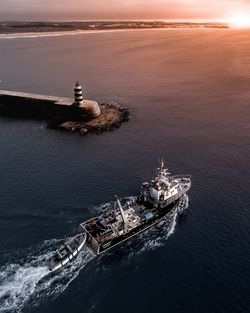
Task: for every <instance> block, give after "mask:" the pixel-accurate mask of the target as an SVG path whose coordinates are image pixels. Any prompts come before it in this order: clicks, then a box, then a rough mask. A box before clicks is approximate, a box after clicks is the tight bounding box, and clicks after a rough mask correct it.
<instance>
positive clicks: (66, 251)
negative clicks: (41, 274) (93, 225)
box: [48, 233, 87, 272]
mask: <svg viewBox="0 0 250 313" xmlns="http://www.w3.org/2000/svg"><path fill="white" fill-rule="evenodd" d="M86 237H87V236H86V234H85V233H83V234H79V235H77V236H75V237H73V238H71V239H69V240H67V241H66V243H65V244H64V245H63V246H62V247H60V248H59V249H58V250H57V252H56V253H55V254H54V255H53V256H52V257H51V258H50V259H49V260H48V268H49V270H50V272H55V271H58V270H60V269H62V268H63V267H64V266H65V265H66V264H67V263H69V262H70V261H72V260H73V259H75V258H76V257H77V255H78V254H79V252H80V251H81V250H82V249H83V247H84V245H85V242H86Z"/></svg>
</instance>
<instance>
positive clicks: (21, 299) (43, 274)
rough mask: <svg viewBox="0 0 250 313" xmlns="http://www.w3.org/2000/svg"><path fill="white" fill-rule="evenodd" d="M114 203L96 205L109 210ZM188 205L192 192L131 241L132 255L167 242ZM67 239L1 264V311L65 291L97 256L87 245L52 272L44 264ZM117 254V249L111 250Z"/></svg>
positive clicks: (16, 308) (130, 254)
mask: <svg viewBox="0 0 250 313" xmlns="http://www.w3.org/2000/svg"><path fill="white" fill-rule="evenodd" d="M110 205H112V204H111V203H106V204H104V205H101V206H99V207H97V208H96V210H97V211H98V210H105V209H107V208H108V207H109V206H110ZM187 207H188V196H186V195H185V196H184V197H183V198H182V200H181V202H180V203H179V204H178V205H176V207H175V209H174V210H173V212H172V213H171V215H169V216H168V217H166V218H165V219H164V220H162V221H161V222H160V223H159V224H157V225H156V226H154V227H152V228H151V229H149V230H148V231H146V232H145V233H143V234H141V235H139V237H138V239H137V242H136V243H135V242H134V241H132V242H128V243H127V244H126V245H127V248H128V249H127V250H128V256H127V258H125V259H126V260H128V259H130V258H131V257H132V256H135V255H138V254H141V253H142V252H144V251H146V250H150V249H155V248H157V247H159V246H162V245H164V242H165V241H166V240H167V239H168V238H169V236H171V235H172V234H173V233H174V230H175V226H176V220H177V216H178V214H179V213H182V212H183V211H184V210H185V209H186V208H187ZM62 241H63V240H49V241H45V242H44V243H42V244H41V245H40V246H39V247H38V248H36V250H37V251H39V252H38V253H37V255H34V249H30V252H28V253H27V256H26V258H25V259H23V260H22V259H21V260H20V261H19V263H12V264H8V265H5V266H3V267H1V268H0V313H9V312H11V313H13V312H21V311H22V309H23V308H24V307H26V306H32V307H33V306H38V305H39V304H41V303H43V302H44V301H46V299H48V298H54V297H56V296H58V295H59V294H61V293H62V292H63V291H64V290H65V289H66V288H67V287H68V286H69V284H70V283H71V282H72V281H73V280H74V279H75V278H76V277H77V276H78V274H79V273H80V271H81V270H82V269H83V268H85V267H86V265H87V264H88V263H89V262H90V261H91V260H93V259H94V258H95V254H94V253H93V252H92V251H91V250H90V249H88V248H87V247H85V248H84V249H83V250H82V251H81V252H80V253H79V255H78V257H77V258H76V259H75V260H74V261H73V262H72V263H71V264H70V266H68V267H65V268H64V269H63V270H62V271H61V272H60V273H59V274H56V275H48V274H49V269H48V268H47V267H46V266H45V265H43V264H46V260H47V259H48V258H49V257H50V256H51V255H52V254H53V253H54V251H55V247H59V246H60V244H61V243H62ZM111 253H112V254H114V253H115V252H114V251H113V252H111Z"/></svg>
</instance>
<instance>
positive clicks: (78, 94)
mask: <svg viewBox="0 0 250 313" xmlns="http://www.w3.org/2000/svg"><path fill="white" fill-rule="evenodd" d="M74 95H75V101H74V103H73V105H74V106H77V107H79V108H82V109H86V110H87V111H89V114H90V115H91V116H93V117H97V116H99V115H100V114H101V109H100V106H99V104H98V102H96V101H92V100H83V95H82V86H81V85H80V84H79V83H78V82H76V84H75V88H74Z"/></svg>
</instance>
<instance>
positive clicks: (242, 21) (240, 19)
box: [227, 14, 250, 28]
mask: <svg viewBox="0 0 250 313" xmlns="http://www.w3.org/2000/svg"><path fill="white" fill-rule="evenodd" d="M227 22H228V23H229V24H230V26H232V27H237V28H249V27H250V15H246V14H240V15H234V16H232V17H230V18H229V19H227Z"/></svg>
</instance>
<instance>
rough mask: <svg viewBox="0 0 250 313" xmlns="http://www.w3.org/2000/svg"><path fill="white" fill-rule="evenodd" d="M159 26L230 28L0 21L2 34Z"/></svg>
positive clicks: (174, 24) (197, 25) (158, 25)
mask: <svg viewBox="0 0 250 313" xmlns="http://www.w3.org/2000/svg"><path fill="white" fill-rule="evenodd" d="M157 28H229V26H228V25H226V24H223V23H193V22H162V21H154V22H147V21H121V22H111V21H102V22H100V21H98V22H97V21H93V22H22V21H20V22H13V21H10V22H8V21H6V22H1V23H0V33H1V34H13V33H27V32H31V33H33V32H35V33H40V32H60V31H77V30H79V31H80V30H89V31H91V30H115V29H117V30H118V29H157Z"/></svg>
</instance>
